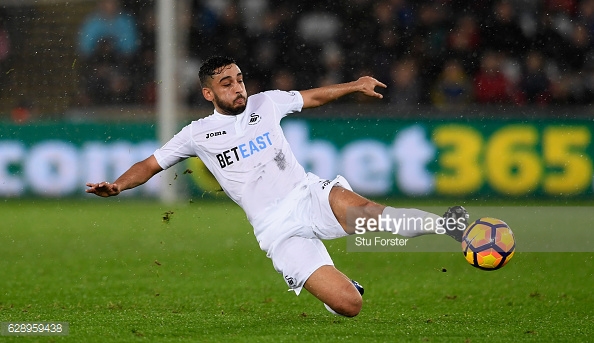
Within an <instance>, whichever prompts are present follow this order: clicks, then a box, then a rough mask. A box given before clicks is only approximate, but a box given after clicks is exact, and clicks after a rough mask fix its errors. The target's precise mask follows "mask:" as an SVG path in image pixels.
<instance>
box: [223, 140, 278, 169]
mask: <svg viewBox="0 0 594 343" xmlns="http://www.w3.org/2000/svg"><path fill="white" fill-rule="evenodd" d="M269 135H270V132H266V133H264V134H262V135H261V136H258V137H256V138H255V139H252V140H250V141H248V142H247V143H243V144H239V145H238V146H236V147H233V148H231V149H229V150H225V151H223V152H222V153H220V154H217V160H219V164H220V165H221V168H225V167H226V166H228V165H231V164H233V163H234V162H238V161H239V160H241V159H244V158H248V157H250V156H252V155H253V154H254V153H256V152H259V151H260V150H263V149H266V148H268V147H269V146H271V145H272V141H271V140H270V137H269ZM265 138H266V139H265Z"/></svg>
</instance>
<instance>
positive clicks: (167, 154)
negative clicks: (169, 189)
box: [153, 124, 196, 169]
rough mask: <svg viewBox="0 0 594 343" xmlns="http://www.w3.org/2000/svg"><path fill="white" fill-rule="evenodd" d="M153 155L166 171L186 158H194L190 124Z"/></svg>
mask: <svg viewBox="0 0 594 343" xmlns="http://www.w3.org/2000/svg"><path fill="white" fill-rule="evenodd" d="M153 155H154V156H155V158H156V159H157V163H159V165H160V166H161V168H163V169H167V168H169V167H171V166H173V165H174V164H176V163H178V162H180V161H183V160H185V159H186V158H188V157H193V156H196V152H195V151H194V148H193V143H192V124H189V125H187V126H186V127H184V128H183V129H182V130H181V131H180V132H178V133H177V134H176V135H175V136H173V138H171V139H170V140H169V142H167V143H165V145H163V146H162V147H161V148H159V149H157V150H156V151H155V153H154V154H153Z"/></svg>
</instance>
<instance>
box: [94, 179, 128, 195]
mask: <svg viewBox="0 0 594 343" xmlns="http://www.w3.org/2000/svg"><path fill="white" fill-rule="evenodd" d="M87 187H89V188H87V190H86V192H87V193H93V194H95V195H98V196H100V197H111V196H115V195H118V194H120V187H119V186H118V185H117V184H116V183H109V182H107V181H103V182H99V183H87Z"/></svg>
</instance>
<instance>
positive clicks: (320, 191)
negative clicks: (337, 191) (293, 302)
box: [252, 173, 351, 295]
mask: <svg viewBox="0 0 594 343" xmlns="http://www.w3.org/2000/svg"><path fill="white" fill-rule="evenodd" d="M335 185H340V186H342V187H344V188H346V189H349V190H351V186H350V185H349V183H348V182H347V181H346V179H345V178H344V177H342V176H340V175H339V176H337V177H336V178H335V179H334V180H323V179H320V178H319V177H318V176H316V175H314V174H311V173H308V174H307V178H306V179H305V180H303V181H302V182H300V183H299V184H298V185H297V186H296V187H295V188H294V189H293V190H292V191H291V192H290V193H289V194H288V195H287V196H286V197H285V198H284V199H282V200H280V201H279V202H278V203H276V204H274V205H273V206H271V207H269V208H267V209H266V210H265V212H264V213H263V214H262V215H261V216H259V217H257V218H255V219H254V220H252V226H253V227H254V234H255V235H256V239H257V240H258V243H259V244H260V248H261V249H262V250H264V251H265V252H266V256H268V257H269V258H270V259H272V263H273V265H274V268H275V269H276V271H278V272H279V273H281V274H282V275H283V277H284V279H285V282H286V283H287V285H288V286H289V287H290V288H291V290H293V291H295V293H296V294H297V295H299V293H300V292H301V289H302V288H303V285H304V284H305V281H307V279H308V278H309V277H310V276H311V274H312V273H313V272H314V271H316V270H317V269H318V268H320V267H321V266H324V265H334V263H333V262H332V259H331V258H330V255H329V254H328V251H327V250H326V247H325V246H324V244H323V243H322V241H321V240H320V239H334V238H339V237H344V236H346V235H347V233H346V232H345V231H344V229H343V228H342V226H341V225H340V224H339V223H338V220H337V219H336V217H335V216H334V213H333V212H332V209H331V208H330V202H329V200H328V198H329V196H330V190H331V189H332V187H334V186H335Z"/></svg>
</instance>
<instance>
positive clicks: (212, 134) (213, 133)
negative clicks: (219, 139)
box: [206, 130, 227, 139]
mask: <svg viewBox="0 0 594 343" xmlns="http://www.w3.org/2000/svg"><path fill="white" fill-rule="evenodd" d="M226 134H227V131H224V130H223V131H216V132H209V133H207V134H206V139H209V138H212V137H216V136H221V135H226Z"/></svg>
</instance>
